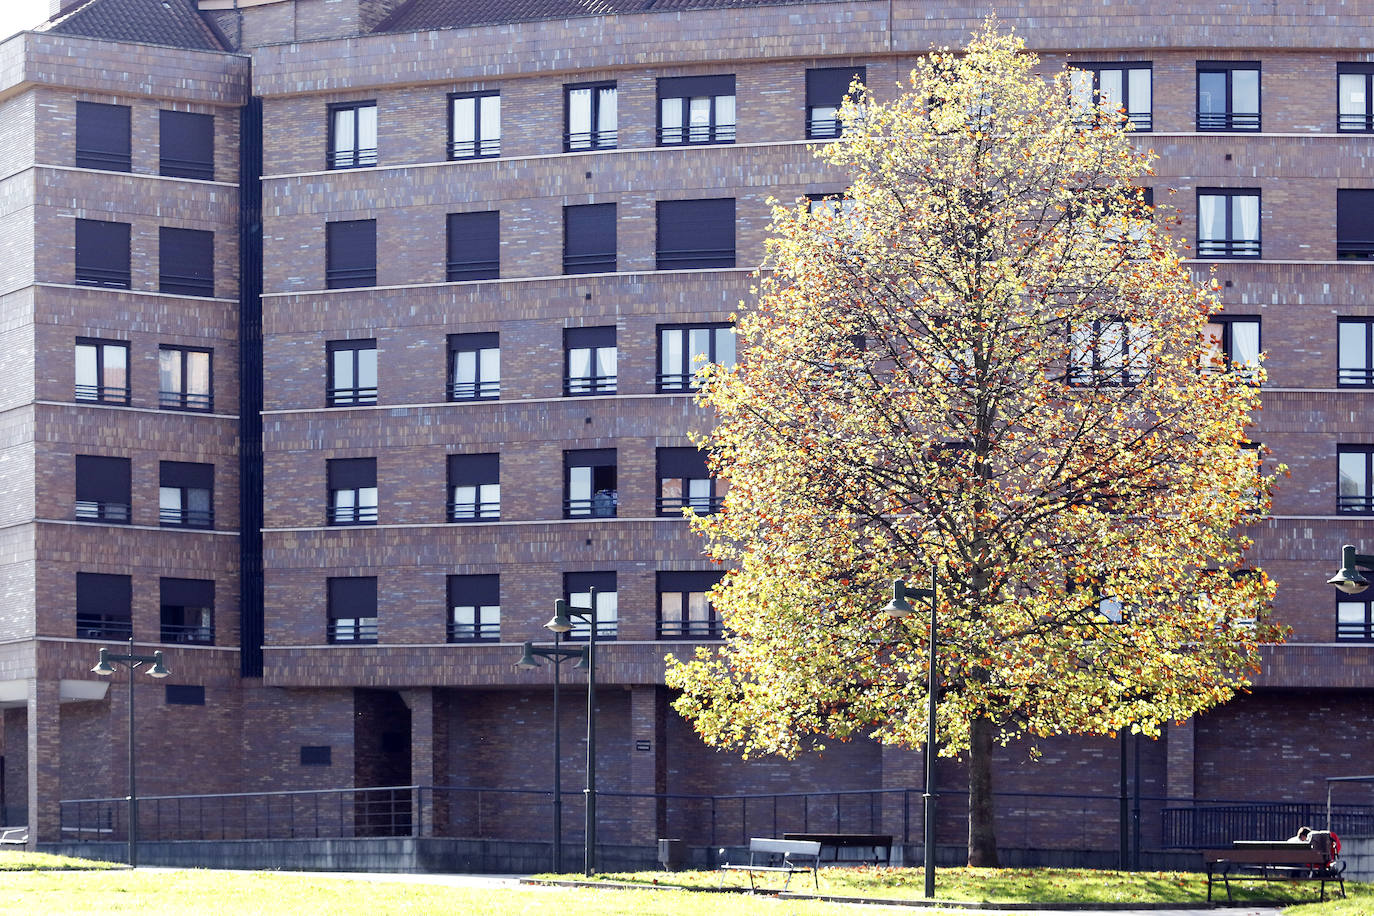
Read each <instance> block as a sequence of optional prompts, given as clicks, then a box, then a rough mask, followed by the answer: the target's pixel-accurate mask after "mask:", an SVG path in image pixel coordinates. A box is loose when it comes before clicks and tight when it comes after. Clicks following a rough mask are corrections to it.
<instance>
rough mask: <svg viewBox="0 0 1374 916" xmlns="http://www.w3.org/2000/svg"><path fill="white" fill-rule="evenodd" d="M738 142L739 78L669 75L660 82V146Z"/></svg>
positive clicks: (661, 78) (731, 76) (732, 76)
mask: <svg viewBox="0 0 1374 916" xmlns="http://www.w3.org/2000/svg"><path fill="white" fill-rule="evenodd" d="M734 142H735V77H734V75H733V74H732V75H730V76H669V77H660V78H659V81H658V143H659V145H660V146H675V145H678V144H682V143H734Z"/></svg>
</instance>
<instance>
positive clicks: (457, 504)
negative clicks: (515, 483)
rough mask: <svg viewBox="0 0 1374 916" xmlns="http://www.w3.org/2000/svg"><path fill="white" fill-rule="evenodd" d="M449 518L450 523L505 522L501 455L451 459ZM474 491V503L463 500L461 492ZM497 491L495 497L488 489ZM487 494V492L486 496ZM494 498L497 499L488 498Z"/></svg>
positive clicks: (463, 455)
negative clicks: (503, 515) (502, 502)
mask: <svg viewBox="0 0 1374 916" xmlns="http://www.w3.org/2000/svg"><path fill="white" fill-rule="evenodd" d="M447 480H448V490H447V494H446V495H447V499H445V501H444V502H445V514H446V517H447V519H448V521H450V522H491V521H499V520H500V518H501V454H500V453H499V452H481V453H470V454H461V455H449V456H448V472H447ZM460 487H461V488H467V487H471V488H472V498H471V499H462V500H460V499H459V494H458V492H457V491H458V489H459V488H460ZM489 487H495V488H496V490H495V492H494V493H493V492H492V491H491V490H489V489H486V488H489ZM484 491H485V492H484ZM489 496H494V497H495V498H494V499H488V498H487V497H489Z"/></svg>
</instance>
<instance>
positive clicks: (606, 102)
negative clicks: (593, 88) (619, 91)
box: [596, 86, 617, 132]
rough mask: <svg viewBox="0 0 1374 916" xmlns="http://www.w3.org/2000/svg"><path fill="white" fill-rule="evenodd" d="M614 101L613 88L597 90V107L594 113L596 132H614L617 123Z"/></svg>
mask: <svg viewBox="0 0 1374 916" xmlns="http://www.w3.org/2000/svg"><path fill="white" fill-rule="evenodd" d="M615 99H616V95H615V87H614V86H611V87H610V88H608V89H601V90H598V98H597V105H598V106H599V107H598V109H597V112H596V129H597V130H598V131H602V132H607V131H614V130H615V128H616V122H617V115H616V108H615V105H616V102H615Z"/></svg>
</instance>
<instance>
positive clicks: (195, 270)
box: [158, 226, 215, 296]
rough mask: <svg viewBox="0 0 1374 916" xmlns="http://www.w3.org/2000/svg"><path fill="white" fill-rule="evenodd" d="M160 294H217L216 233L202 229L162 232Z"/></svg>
mask: <svg viewBox="0 0 1374 916" xmlns="http://www.w3.org/2000/svg"><path fill="white" fill-rule="evenodd" d="M158 292H163V293H171V294H173V295H176V296H213V295H214V294H215V234H214V233H213V232H204V231H202V230H199V229H173V228H171V227H169V226H163V227H162V228H161V229H159V230H158Z"/></svg>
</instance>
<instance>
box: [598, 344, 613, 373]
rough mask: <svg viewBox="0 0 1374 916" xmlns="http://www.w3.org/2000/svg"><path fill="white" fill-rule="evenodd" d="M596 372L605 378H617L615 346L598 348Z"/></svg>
mask: <svg viewBox="0 0 1374 916" xmlns="http://www.w3.org/2000/svg"><path fill="white" fill-rule="evenodd" d="M596 374H597V375H600V376H602V377H603V378H615V347H599V348H597V351H596Z"/></svg>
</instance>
